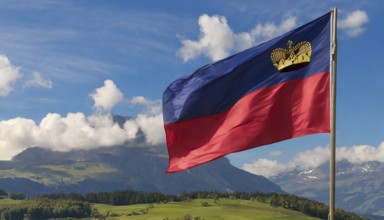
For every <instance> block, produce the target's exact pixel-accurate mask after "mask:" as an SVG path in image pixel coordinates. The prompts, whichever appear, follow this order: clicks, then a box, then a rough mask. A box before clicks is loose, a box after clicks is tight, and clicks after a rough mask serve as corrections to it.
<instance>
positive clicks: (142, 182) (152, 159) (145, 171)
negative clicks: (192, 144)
mask: <svg viewBox="0 0 384 220" xmlns="http://www.w3.org/2000/svg"><path fill="white" fill-rule="evenodd" d="M132 145H134V146H132ZM167 165H168V158H167V154H166V152H165V147H164V146H152V147H149V146H142V145H140V144H131V146H115V147H104V148H98V149H93V150H74V151H71V152H55V151H51V150H47V149H43V148H40V147H33V148H29V149H26V150H25V151H23V152H22V153H20V154H18V155H16V156H15V157H14V158H13V159H12V160H11V161H0V177H1V178H0V189H4V190H6V191H12V192H23V193H25V194H27V195H36V194H39V193H68V192H79V193H87V192H99V191H114V190H123V189H132V190H142V191H154V192H162V193H166V194H179V193H180V192H182V191H197V190H209V191H218V192H230V191H243V192H256V191H259V192H277V193H283V191H282V190H281V189H280V187H279V186H277V185H276V184H274V183H272V182H271V181H269V180H268V179H267V178H265V177H262V176H257V175H253V174H250V173H248V172H245V171H243V170H241V169H238V168H236V167H234V166H232V165H231V164H230V163H229V160H228V159H227V158H221V159H219V160H216V161H213V162H211V163H207V164H205V165H202V166H199V167H196V168H193V169H190V170H187V171H183V172H179V173H175V174H166V173H165V170H166V168H167Z"/></svg>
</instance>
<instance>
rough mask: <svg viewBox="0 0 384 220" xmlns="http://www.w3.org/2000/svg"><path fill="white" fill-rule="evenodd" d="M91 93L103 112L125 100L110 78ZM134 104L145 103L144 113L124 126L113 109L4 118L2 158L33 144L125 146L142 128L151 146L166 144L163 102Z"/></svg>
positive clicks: (142, 100)
mask: <svg viewBox="0 0 384 220" xmlns="http://www.w3.org/2000/svg"><path fill="white" fill-rule="evenodd" d="M90 96H91V97H92V98H93V99H94V101H95V106H94V107H95V108H101V110H103V111H106V110H111V108H112V107H113V106H114V105H115V104H117V103H118V102H119V101H121V100H122V99H123V94H122V93H121V92H120V90H119V89H118V88H117V87H116V86H115V84H114V83H113V82H112V81H111V80H106V81H105V82H104V86H103V87H101V88H98V89H96V90H95V92H94V93H92V94H91V95H90ZM107 100H112V101H107ZM130 103H131V104H133V105H142V106H144V112H142V113H140V114H138V115H137V116H136V117H133V118H131V119H128V120H127V121H126V122H125V123H124V125H123V126H119V124H117V123H116V122H114V121H113V117H112V115H111V114H110V113H109V112H101V113H100V112H96V113H95V114H93V115H90V116H86V115H85V114H84V113H81V112H76V113H71V112H70V113H68V114H67V115H65V116H62V115H60V114H57V113H48V114H47V115H46V116H45V117H44V118H43V119H42V120H41V121H40V122H35V121H33V120H31V119H27V118H22V117H18V118H13V119H9V120H1V121H0V152H1V154H0V160H9V159H11V158H12V157H13V156H15V155H16V154H18V153H20V152H21V151H23V150H24V149H26V148H29V147H33V146H40V147H43V148H46V149H51V150H55V151H70V150H73V149H93V148H97V147H102V146H103V147H108V146H116V145H122V144H125V143H129V142H134V141H136V138H138V132H139V131H142V134H144V138H145V140H144V141H145V142H146V143H147V144H148V145H157V144H161V143H165V133H164V127H163V116H162V113H161V102H160V101H159V100H155V101H154V100H150V99H147V98H145V97H142V96H138V97H134V98H132V99H131V100H130ZM141 138H142V137H140V140H142V139H141Z"/></svg>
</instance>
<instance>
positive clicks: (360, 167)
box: [270, 160, 384, 219]
mask: <svg viewBox="0 0 384 220" xmlns="http://www.w3.org/2000/svg"><path fill="white" fill-rule="evenodd" d="M383 170H384V163H382V162H378V161H370V162H364V163H359V164H355V163H350V162H348V161H347V160H342V161H338V162H337V163H336V206H337V207H339V208H342V209H345V210H348V211H352V212H355V213H358V214H361V215H365V216H367V217H369V218H370V219H384V176H383V174H382V173H383ZM270 180H271V181H273V182H275V183H276V184H278V185H279V186H280V187H281V188H282V189H283V190H284V191H286V192H288V193H292V194H295V195H298V196H303V197H306V198H309V199H314V200H317V201H320V202H324V203H328V202H329V162H326V163H323V164H322V165H320V166H318V167H317V168H314V169H307V170H300V169H296V170H294V171H291V172H286V173H282V174H279V175H277V176H274V177H271V178H270Z"/></svg>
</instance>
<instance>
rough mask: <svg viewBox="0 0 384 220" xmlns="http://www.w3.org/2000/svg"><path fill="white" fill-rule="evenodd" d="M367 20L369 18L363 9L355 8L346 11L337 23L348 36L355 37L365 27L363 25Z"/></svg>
mask: <svg viewBox="0 0 384 220" xmlns="http://www.w3.org/2000/svg"><path fill="white" fill-rule="evenodd" d="M368 21H369V18H368V15H367V13H366V12H365V11H362V10H356V11H353V12H350V13H348V14H347V16H346V17H345V18H344V19H341V20H340V21H339V23H338V25H339V28H340V29H342V30H344V31H345V32H346V34H347V35H348V36H349V37H356V36H358V35H359V34H361V33H363V32H364V30H365V28H364V27H363V26H364V25H365V24H366V23H368Z"/></svg>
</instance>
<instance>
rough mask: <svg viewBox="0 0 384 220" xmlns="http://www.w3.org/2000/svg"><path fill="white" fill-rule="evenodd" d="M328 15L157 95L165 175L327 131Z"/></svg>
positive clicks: (189, 77) (224, 61) (328, 122)
mask: <svg viewBox="0 0 384 220" xmlns="http://www.w3.org/2000/svg"><path fill="white" fill-rule="evenodd" d="M329 22H330V13H328V14H326V15H324V16H322V17H320V18H318V19H316V20H314V21H312V22H310V23H308V24H306V25H303V26H302V27H299V28H297V29H295V30H293V31H290V32H288V33H286V34H284V35H282V36H280V37H277V38H275V39H273V40H270V41H268V42H265V43H263V44H261V45H259V46H256V47H253V48H250V49H248V50H245V51H243V52H240V53H238V54H236V55H233V56H231V57H228V58H226V59H223V60H221V61H218V62H215V63H212V64H209V65H206V66H203V67H201V68H200V69H198V70H196V71H195V72H194V73H193V74H192V75H190V76H188V77H183V78H180V79H177V80H176V81H174V82H173V83H171V84H170V85H169V86H168V88H167V89H166V90H165V91H164V95H163V116H164V128H165V132H166V139H167V147H168V154H169V167H168V170H167V172H168V173H173V172H178V171H182V170H185V169H189V168H192V167H194V166H197V165H200V164H203V163H206V162H209V161H212V160H214V159H217V158H220V157H223V156H225V155H227V154H230V153H233V152H239V151H244V150H247V149H251V148H254V147H259V146H263V145H267V144H271V143H275V142H278V141H282V140H286V139H290V138H295V137H300V136H304V135H310V134H316V133H328V132H329V131H330V112H329V111H330V98H329V97H330V87H329V79H330V76H329V75H330V74H329V63H330V57H329V54H330V24H329Z"/></svg>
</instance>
